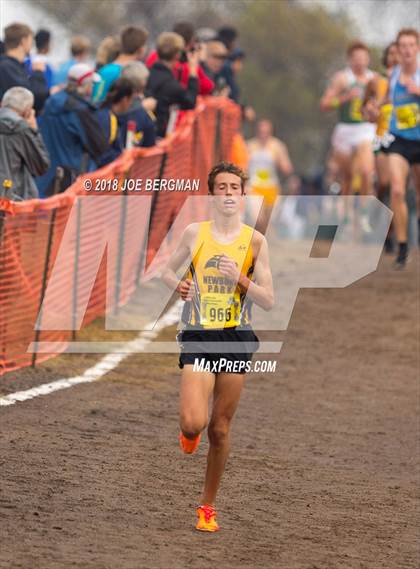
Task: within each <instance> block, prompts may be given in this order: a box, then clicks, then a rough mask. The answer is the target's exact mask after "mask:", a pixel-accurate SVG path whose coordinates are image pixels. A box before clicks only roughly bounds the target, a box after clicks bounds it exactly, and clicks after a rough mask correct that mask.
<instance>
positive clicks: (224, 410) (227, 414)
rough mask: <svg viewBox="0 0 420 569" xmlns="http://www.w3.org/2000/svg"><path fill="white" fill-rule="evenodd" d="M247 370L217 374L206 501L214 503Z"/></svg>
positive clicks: (210, 435)
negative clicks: (244, 372)
mask: <svg viewBox="0 0 420 569" xmlns="http://www.w3.org/2000/svg"><path fill="white" fill-rule="evenodd" d="M244 378H245V375H244V374H238V373H219V374H217V377H216V384H215V388H214V400H213V410H212V414H211V419H210V423H209V427H208V437H209V443H210V448H209V452H208V455H207V471H206V479H205V484H204V492H203V504H211V505H213V504H214V502H215V500H216V494H217V490H218V488H219V485H220V480H221V478H222V474H223V471H224V469H225V466H226V461H227V459H228V456H229V448H230V441H229V438H230V437H229V435H230V426H231V422H232V419H233V416H234V414H235V411H236V408H237V407H238V403H239V399H240V396H241V391H242V387H243V384H244Z"/></svg>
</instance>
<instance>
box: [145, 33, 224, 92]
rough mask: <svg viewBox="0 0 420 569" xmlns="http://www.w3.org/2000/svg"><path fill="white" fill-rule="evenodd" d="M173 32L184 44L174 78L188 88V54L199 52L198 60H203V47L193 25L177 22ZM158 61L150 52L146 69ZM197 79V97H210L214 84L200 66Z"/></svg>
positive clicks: (154, 52) (156, 56)
mask: <svg viewBox="0 0 420 569" xmlns="http://www.w3.org/2000/svg"><path fill="white" fill-rule="evenodd" d="M172 31H173V32H175V33H176V34H179V35H180V36H181V37H182V38H183V40H184V42H185V48H184V49H183V51H182V53H181V56H180V58H179V61H178V62H177V63H176V65H175V66H174V69H173V71H174V76H175V78H176V79H178V81H179V82H180V83H181V85H182V86H183V87H187V86H188V79H189V66H188V53H192V52H195V51H197V52H199V60H200V61H201V60H202V59H204V55H203V53H202V52H203V48H204V47H205V46H203V44H202V43H200V42H199V41H197V36H196V33H195V29H194V26H193V24H191V23H190V22H178V23H176V24H175V25H174V27H173V29H172ZM157 60H158V54H157V51H152V52H151V53H150V55H149V56H148V58H147V59H146V65H147V67H149V68H151V67H153V65H154V64H155V63H156V61H157ZM197 79H198V94H199V95H211V94H212V93H213V90H214V82H213V81H212V79H210V77H209V76H208V75H206V73H205V71H204V69H203V67H202V66H201V64H199V66H198V70H197Z"/></svg>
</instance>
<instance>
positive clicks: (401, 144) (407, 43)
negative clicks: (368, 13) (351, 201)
mask: <svg viewBox="0 0 420 569" xmlns="http://www.w3.org/2000/svg"><path fill="white" fill-rule="evenodd" d="M397 45H398V51H399V55H400V65H398V66H397V67H395V69H394V70H393V72H392V74H391V77H390V80H389V100H390V102H391V103H392V105H393V111H392V117H391V124H390V129H389V131H390V134H391V135H392V136H393V137H394V140H393V142H391V144H390V146H389V148H388V155H389V172H390V181H391V207H392V210H393V212H394V226H395V234H396V237H397V241H398V255H397V258H396V261H395V267H396V268H397V269H402V268H404V267H405V264H406V262H407V254H408V244H407V231H408V227H407V226H408V208H407V203H406V199H405V195H406V187H407V180H408V176H409V173H410V168H411V169H412V172H413V178H414V183H415V186H416V190H417V215H418V217H419V218H420V211H419V209H420V207H419V206H420V67H419V65H418V60H417V58H418V53H419V34H418V31H417V30H415V29H411V28H405V29H402V30H400V32H399V33H398V36H397ZM419 229H420V221H419Z"/></svg>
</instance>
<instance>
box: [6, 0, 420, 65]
mask: <svg viewBox="0 0 420 569" xmlns="http://www.w3.org/2000/svg"><path fill="white" fill-rule="evenodd" d="M69 1H70V0H69ZM272 1H277V2H279V1H282V0H272ZM300 1H301V2H302V3H306V4H311V5H314V4H316V3H319V4H322V5H323V6H324V7H325V8H326V9H328V10H330V11H331V12H332V13H334V12H336V11H338V10H343V9H344V10H345V11H346V12H347V13H348V14H349V15H350V16H351V17H352V18H353V19H354V20H355V22H356V24H357V26H358V28H359V29H360V35H361V37H362V39H364V40H365V41H367V42H369V43H373V44H377V45H379V46H383V45H386V44H388V43H389V42H390V41H392V40H393V39H394V38H395V36H396V34H397V31H398V30H399V29H400V28H402V27H404V26H410V27H413V26H417V27H420V0H300ZM174 2H176V0H174ZM225 5H226V4H225ZM13 21H21V22H25V23H27V24H29V25H30V26H31V27H32V28H33V29H37V28H39V27H40V26H44V27H47V28H50V29H51V30H52V31H53V32H54V33H53V49H52V52H51V61H52V63H57V62H58V61H62V60H63V59H66V58H67V52H68V43H69V37H70V34H69V32H68V30H67V29H66V27H65V26H63V25H61V23H59V22H57V21H56V20H54V19H52V18H51V19H48V15H45V14H44V13H43V12H42V11H41V10H39V9H37V8H34V7H33V6H32V5H31V4H30V2H27V1H26V0H0V24H1V28H4V27H5V26H7V25H8V24H10V23H11V22H13ZM81 31H82V30H81Z"/></svg>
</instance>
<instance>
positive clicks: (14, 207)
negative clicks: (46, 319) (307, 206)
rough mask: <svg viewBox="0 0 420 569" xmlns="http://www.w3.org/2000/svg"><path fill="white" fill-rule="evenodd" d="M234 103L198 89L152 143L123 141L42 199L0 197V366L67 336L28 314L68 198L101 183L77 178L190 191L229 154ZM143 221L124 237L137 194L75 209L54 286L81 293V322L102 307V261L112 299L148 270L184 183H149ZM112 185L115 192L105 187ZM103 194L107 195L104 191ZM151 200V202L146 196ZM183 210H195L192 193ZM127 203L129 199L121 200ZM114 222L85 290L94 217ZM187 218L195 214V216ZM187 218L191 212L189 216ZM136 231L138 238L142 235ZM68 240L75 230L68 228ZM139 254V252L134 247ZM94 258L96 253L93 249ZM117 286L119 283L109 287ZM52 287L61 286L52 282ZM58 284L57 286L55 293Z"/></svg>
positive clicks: (120, 298)
mask: <svg viewBox="0 0 420 569" xmlns="http://www.w3.org/2000/svg"><path fill="white" fill-rule="evenodd" d="M239 122H240V109H239V107H238V106H237V105H235V104H234V103H232V102H231V101H228V100H226V99H221V98H216V97H215V98H206V99H200V100H199V103H198V105H197V107H196V109H195V110H194V111H190V112H188V113H185V117H184V118H183V121H182V123H181V125H180V126H179V127H178V128H177V130H176V131H175V133H173V134H172V135H170V136H169V137H168V138H166V139H165V140H163V141H161V142H160V143H159V144H158V145H156V146H155V147H153V148H148V149H131V150H127V151H125V152H124V153H123V154H122V155H121V156H120V157H119V158H118V159H117V160H116V161H114V162H113V163H111V164H109V165H108V166H106V167H104V168H101V169H100V170H97V171H95V172H90V173H89V174H85V175H83V176H80V177H79V178H78V179H77V180H76V181H75V183H74V184H73V185H72V186H71V187H70V188H68V189H67V190H66V191H65V192H64V193H63V194H59V195H56V196H52V197H50V198H48V199H45V200H30V201H26V202H19V203H18V202H10V201H7V200H1V199H0V375H2V374H4V373H5V372H7V371H11V370H14V369H19V368H21V367H24V366H28V365H30V364H31V363H34V362H35V360H36V362H40V361H43V360H46V359H48V358H50V357H52V356H54V355H56V354H57V353H60V352H61V351H63V350H64V349H65V345H66V342H69V341H71V339H72V334H73V332H72V331H71V330H45V331H44V330H42V331H38V332H37V331H36V330H35V323H36V322H37V319H38V321H39V320H40V319H41V318H42V316H43V315H42V312H41V313H40V306H41V304H42V299H43V295H44V292H45V290H46V287H47V284H48V279H49V277H50V275H51V271H52V267H53V265H54V262H55V260H56V258H57V255H58V253H59V249H60V243H61V241H62V238H63V235H64V232H65V228H66V224H67V222H68V220H69V216H70V215H71V214H72V213H74V211H73V212H72V209H73V206H74V207H75V208H76V209H77V206H78V203H80V200H77V198H78V196H83V195H88V194H89V195H99V194H101V192H99V193H98V192H91V193H89V191H87V190H86V187H85V181H86V180H87V179H89V180H90V182H92V185H93V187H95V186H96V184H100V183H101V181H102V180H119V190H121V187H122V185H123V181H124V180H125V179H138V178H140V179H156V178H159V177H160V178H166V179H170V178H174V179H199V180H200V189H199V191H198V192H196V193H195V195H197V194H198V195H200V194H201V195H203V194H206V193H207V174H208V171H209V169H210V168H211V166H212V165H213V164H214V163H215V162H216V161H218V160H220V159H228V158H229V153H230V148H231V145H232V140H233V137H234V135H235V133H236V132H237V131H238V128H239ZM151 193H152V205H151V211H150V223H149V226H147V223H145V224H144V227H142V228H140V229H141V239H136V240H135V241H134V240H133V237H132V236H133V234H134V233H135V232H133V228H134V227H135V228H136V229H137V227H136V225H138V219H141V214H142V210H143V209H144V204H145V201H144V198H143V196H142V195H139V196H138V198H136V199H135V200H133V199H130V200H129V201H126V200H125V199H119V200H114V201H115V208H112V209H111V213H110V209H109V207H108V208H105V209H106V212H105V209H104V205H103V204H104V200H98V207H97V208H95V212H94V215H92V216H91V217H89V219H83V245H82V246H80V244H79V245H78V244H77V243H76V242H74V243H71V247H72V248H71V250H72V251H74V252H75V254H74V255H73V258H72V259H69V262H68V266H67V264H66V272H65V274H64V273H62V274H61V276H60V279H61V280H60V284H61V282H62V287H63V290H64V289H65V287H67V290H68V287H69V286H70V287H72V298H73V299H74V301H75V302H77V300H78V297H79V296H81V295H83V294H89V295H90V296H89V301H88V304H87V310H86V312H85V315H84V318H83V322H82V326H86V325H87V324H89V322H92V320H94V319H95V318H97V317H98V316H101V315H103V314H104V313H105V309H106V299H107V294H108V297H109V294H110V291H109V290H108V291H107V270H111V267H112V270H116V271H118V278H117V279H116V280H115V287H116V290H114V291H112V295H113V298H114V300H115V302H116V305H117V306H123V305H124V304H125V303H126V302H127V301H128V300H129V299H130V297H131V295H132V293H133V292H134V290H135V289H136V286H137V285H138V282H139V279H140V278H144V277H142V266H146V267H147V266H152V267H153V270H152V273H150V271H149V272H148V273H147V278H149V277H150V276H152V275H153V274H154V273H156V271H157V270H158V269H159V265H157V264H156V263H154V264H153V265H151V263H152V261H153V259H154V256H155V254H156V252H157V251H158V250H159V249H160V254H159V259H160V263H163V262H165V260H166V258H167V256H168V255H169V253H170V250H169V249H168V251H167V252H166V253H167V254H166V255H165V252H164V254H163V255H162V248H161V244H162V242H163V241H164V239H165V236H166V235H167V232H168V230H169V228H170V227H171V225H172V223H173V221H174V219H175V217H176V215H177V213H178V212H179V210H180V208H181V207H182V205H183V204H184V201H185V200H186V198H187V197H189V196H190V195H191V194H190V193H189V192H151ZM114 195H115V194H114ZM109 199H112V196H111V195H110V196H109ZM149 203H150V202H149ZM196 203H197V207H196V210H195V211H194V212H193V210H191V216H192V214H193V213H194V216H196V215H199V213H200V212H199V208H200V205H199V204H201V200H196ZM127 204H129V205H127ZM105 215H106V216H107V217H106V223H107V227H109V226H112V227H115V228H118V230H117V233H118V236H119V238H118V247H117V248H116V252H115V255H114V257H115V258H113V259H111V258H110V255H109V254H108V255H107V256H103V258H102V261H101V262H100V265H99V270H98V271H97V275H96V280H95V284H94V285H93V288H92V290H88V291H87V290H85V289H86V287H87V286H90V285H89V284H87V280H86V279H84V275H86V274H87V273H88V271H89V267H91V266H92V263H94V262H95V259H96V258H97V234H98V231H99V229H100V228H102V227H103V223H104V216H105ZM194 219H196V217H195V218H194ZM191 221H193V219H191ZM143 240H144V241H143ZM73 241H77V234H76V236H75V237H74V238H73ZM146 242H147V253H146V256H145V257H146V258H142V245H143V243H146ZM143 257H144V255H143ZM96 260H97V259H96ZM117 289H118V290H117ZM58 290H60V289H58ZM57 294H60V293H57ZM34 341H44V342H45V341H48V342H50V343H52V346H54V343H57V347H56V349H55V350H52V352H51V353H48V354H45V353H39V354H33V353H29V352H28V351H27V350H28V346H29V345H30V344H31V342H34Z"/></svg>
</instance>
